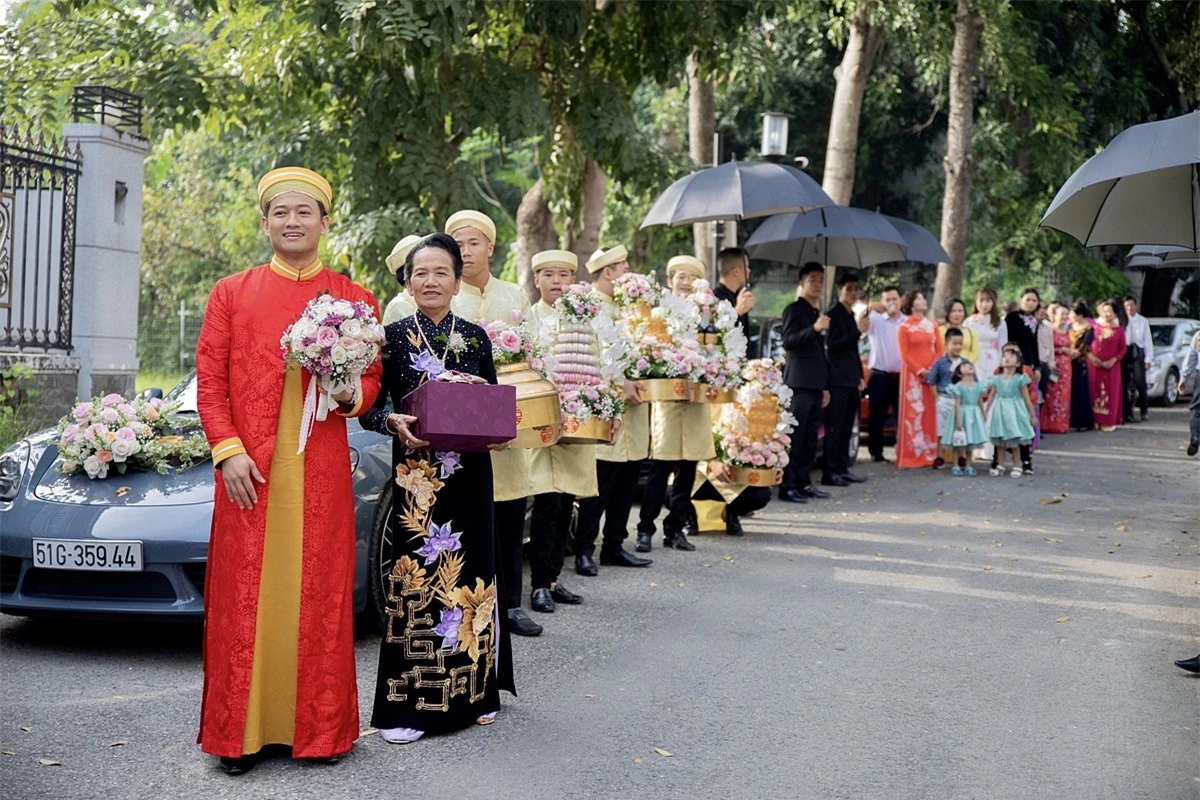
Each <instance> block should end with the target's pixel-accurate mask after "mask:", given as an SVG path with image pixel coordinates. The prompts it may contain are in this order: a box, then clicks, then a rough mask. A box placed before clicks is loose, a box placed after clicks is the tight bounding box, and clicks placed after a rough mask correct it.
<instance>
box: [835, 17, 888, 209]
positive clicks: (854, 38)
mask: <svg viewBox="0 0 1200 800" xmlns="http://www.w3.org/2000/svg"><path fill="white" fill-rule="evenodd" d="M869 10H870V3H868V2H867V1H866V0H859V3H858V6H857V8H856V9H855V11H854V15H853V16H852V17H850V38H849V39H848V40H847V42H846V52H845V53H844V54H843V55H842V63H841V64H840V65H839V66H838V68H837V70H836V71H835V72H834V75H835V77H836V79H837V88H836V89H835V90H834V94H833V109H832V111H831V112H830V115H829V143H828V145H827V146H826V148H825V174H824V176H823V178H822V181H821V188H822V189H824V190H825V193H826V194H827V195H829V196H830V197H831V198H833V202H835V203H837V204H838V205H843V206H844V205H847V204H849V202H850V195H851V194H852V193H853V191H854V170H855V160H856V159H857V157H858V122H859V118H860V117H861V116H862V101H863V94H864V93H865V92H866V90H867V78H868V77H869V76H870V74H871V65H872V64H873V62H874V61H875V54H876V53H878V52H879V46H880V45H881V44H882V43H883V28H881V27H879V26H877V25H872V24H871V22H870V19H869V18H868V16H867V14H868V11H869Z"/></svg>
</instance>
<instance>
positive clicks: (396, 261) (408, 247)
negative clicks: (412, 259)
mask: <svg viewBox="0 0 1200 800" xmlns="http://www.w3.org/2000/svg"><path fill="white" fill-rule="evenodd" d="M423 238H425V237H423V236H417V235H416V234H415V233H410V234H409V235H408V236H405V237H404V238H403V239H401V240H400V241H398V242H396V246H395V247H393V248H392V252H391V254H390V255H389V256H388V257H387V258H385V259H384V261H385V262H386V263H387V268H388V272H390V273H392V274H393V275H395V274H396V273H397V272H399V271H400V268H401V267H403V266H404V260H405V259H406V258H408V254H409V253H411V252H412V249H413V248H414V247H416V246H417V243H418V242H420V241H421V239H423Z"/></svg>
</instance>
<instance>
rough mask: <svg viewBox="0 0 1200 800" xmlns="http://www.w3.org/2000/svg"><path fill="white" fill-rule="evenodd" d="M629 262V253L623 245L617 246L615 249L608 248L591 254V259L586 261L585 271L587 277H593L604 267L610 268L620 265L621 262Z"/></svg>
mask: <svg viewBox="0 0 1200 800" xmlns="http://www.w3.org/2000/svg"><path fill="white" fill-rule="evenodd" d="M628 260H629V251H628V250H626V249H625V245H623V244H619V245H617V246H616V247H610V248H608V249H607V250H604V249H601V250H597V251H596V252H594V253H592V257H591V258H589V259H588V260H587V271H588V274H589V275H595V274H596V273H597V272H599V271H600V270H602V269H604V268H605V267H611V266H612V265H613V264H620V263H621V262H622V261H628Z"/></svg>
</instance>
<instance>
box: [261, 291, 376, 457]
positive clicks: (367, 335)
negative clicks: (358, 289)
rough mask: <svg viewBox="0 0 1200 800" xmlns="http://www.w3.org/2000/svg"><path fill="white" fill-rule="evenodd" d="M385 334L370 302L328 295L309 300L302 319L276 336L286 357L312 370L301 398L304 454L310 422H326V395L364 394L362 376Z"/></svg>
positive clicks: (301, 431)
mask: <svg viewBox="0 0 1200 800" xmlns="http://www.w3.org/2000/svg"><path fill="white" fill-rule="evenodd" d="M384 336H385V334H384V331H383V326H382V325H380V324H379V320H377V319H376V318H375V311H374V310H373V309H372V308H371V307H370V306H369V305H367V304H366V303H363V302H361V301H351V300H342V299H339V298H336V297H333V296H332V295H329V294H323V295H320V296H318V297H316V298H314V299H312V300H310V301H309V302H308V305H306V306H305V307H304V311H303V312H301V314H300V318H299V319H297V320H296V321H295V322H293V323H292V324H291V325H290V326H289V327H288V329H287V330H286V331H284V334H283V336H282V337H281V338H280V340H279V346H280V348H281V349H282V350H283V357H284V360H285V361H286V362H288V363H291V364H296V365H297V366H300V367H303V368H304V369H307V370H308V371H309V372H310V373H312V380H310V381H309V382H308V392H307V393H306V394H305V396H304V415H303V417H302V418H301V421H300V447H299V449H298V450H297V452H298V453H303V452H304V446H305V444H306V443H307V441H308V435H309V434H310V433H311V432H312V426H313V424H314V423H316V422H322V421H324V420H325V418H326V417H327V416H328V414H329V409H330V408H332V407H333V403H332V402H331V401H330V399H329V395H331V394H340V393H341V392H344V391H348V390H353V391H354V393H355V395H359V394H360V393H361V392H362V374H363V373H364V372H366V370H367V367H369V366H371V364H372V363H373V362H374V361H375V359H376V358H378V357H379V349H380V347H381V346H382V345H383V341H384Z"/></svg>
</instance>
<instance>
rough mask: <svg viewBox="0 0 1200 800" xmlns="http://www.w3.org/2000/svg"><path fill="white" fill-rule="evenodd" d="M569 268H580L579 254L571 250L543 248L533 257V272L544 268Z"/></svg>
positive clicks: (572, 269)
mask: <svg viewBox="0 0 1200 800" xmlns="http://www.w3.org/2000/svg"><path fill="white" fill-rule="evenodd" d="M552 268H557V269H569V270H571V271H572V272H574V271H575V270H577V269H579V256H577V255H575V254H574V253H572V252H571V251H570V250H543V251H542V252H540V253H537V254H535V255H534V257H533V272H534V274H537V272H538V270H543V269H552Z"/></svg>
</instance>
